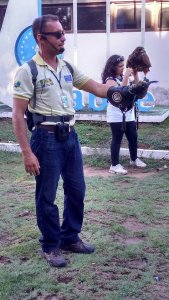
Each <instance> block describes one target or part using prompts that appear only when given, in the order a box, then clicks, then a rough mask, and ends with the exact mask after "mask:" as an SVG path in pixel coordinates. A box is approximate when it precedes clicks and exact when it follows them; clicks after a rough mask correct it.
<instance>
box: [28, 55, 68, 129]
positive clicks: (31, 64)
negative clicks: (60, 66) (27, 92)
mask: <svg viewBox="0 0 169 300" xmlns="http://www.w3.org/2000/svg"><path fill="white" fill-rule="evenodd" d="M64 62H65V64H66V66H67V68H68V69H69V71H70V73H71V75H72V77H73V68H72V66H71V65H70V64H69V63H68V62H67V61H66V60H64ZM27 64H28V65H29V67H30V70H31V74H32V83H33V87H34V88H33V108H35V107H36V81H37V76H38V69H37V66H36V63H35V61H34V60H33V59H31V60H29V61H28V62H27ZM25 115H26V121H27V126H28V129H29V131H32V128H33V127H34V121H33V114H32V113H31V112H30V111H29V110H28V108H27V109H26V111H25Z"/></svg>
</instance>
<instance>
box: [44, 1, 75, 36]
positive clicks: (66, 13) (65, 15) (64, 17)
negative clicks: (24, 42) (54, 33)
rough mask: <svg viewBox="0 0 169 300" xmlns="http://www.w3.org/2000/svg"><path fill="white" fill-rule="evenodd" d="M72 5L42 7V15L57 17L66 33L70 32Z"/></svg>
mask: <svg viewBox="0 0 169 300" xmlns="http://www.w3.org/2000/svg"><path fill="white" fill-rule="evenodd" d="M72 10H73V9H72V5H42V15H47V14H53V15H57V16H58V18H59V21H60V23H61V24H62V26H63V28H64V29H65V30H66V31H72Z"/></svg>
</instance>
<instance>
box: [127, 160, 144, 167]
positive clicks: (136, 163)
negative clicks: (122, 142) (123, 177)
mask: <svg viewBox="0 0 169 300" xmlns="http://www.w3.org/2000/svg"><path fill="white" fill-rule="evenodd" d="M130 166H135V167H138V168H145V167H146V166H147V165H146V164H145V163H144V162H143V161H142V160H141V159H139V158H137V159H136V160H135V161H132V160H131V161H130Z"/></svg>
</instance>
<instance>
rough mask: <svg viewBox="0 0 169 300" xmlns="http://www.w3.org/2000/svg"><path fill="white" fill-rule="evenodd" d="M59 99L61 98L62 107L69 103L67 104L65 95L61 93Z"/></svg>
mask: <svg viewBox="0 0 169 300" xmlns="http://www.w3.org/2000/svg"><path fill="white" fill-rule="evenodd" d="M61 100H62V105H63V107H64V108H66V107H68V106H69V105H68V100H67V96H65V95H62V96H61Z"/></svg>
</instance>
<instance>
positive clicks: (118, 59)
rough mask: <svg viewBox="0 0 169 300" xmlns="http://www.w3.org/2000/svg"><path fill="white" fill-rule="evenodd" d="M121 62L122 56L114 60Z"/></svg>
mask: <svg viewBox="0 0 169 300" xmlns="http://www.w3.org/2000/svg"><path fill="white" fill-rule="evenodd" d="M121 61H124V56H119V57H118V58H117V59H116V62H121Z"/></svg>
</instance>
